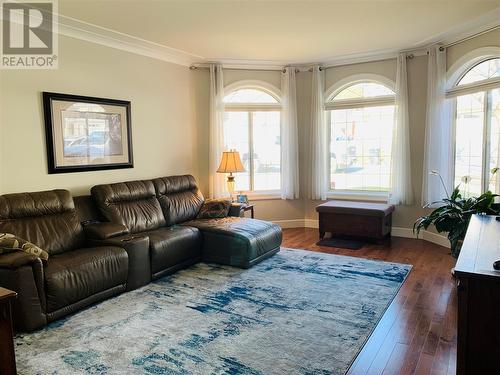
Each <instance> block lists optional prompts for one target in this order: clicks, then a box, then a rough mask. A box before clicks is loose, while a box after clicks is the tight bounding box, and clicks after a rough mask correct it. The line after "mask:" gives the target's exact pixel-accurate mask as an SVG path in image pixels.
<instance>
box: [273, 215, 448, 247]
mask: <svg viewBox="0 0 500 375" xmlns="http://www.w3.org/2000/svg"><path fill="white" fill-rule="evenodd" d="M273 223H275V224H278V225H279V226H280V227H281V228H283V229H285V228H318V227H319V222H318V220H316V219H293V220H274V221H273ZM391 234H392V236H393V237H404V238H417V236H415V234H414V233H413V229H412V228H401V227H392V230H391ZM418 238H420V239H422V240H425V241H429V242H432V243H435V244H436V245H441V246H444V247H447V248H449V247H450V242H449V241H448V238H446V237H445V236H442V235H440V234H437V233H433V232H430V231H427V230H424V231H421V232H420V236H419V237H418Z"/></svg>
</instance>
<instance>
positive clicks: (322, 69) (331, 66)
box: [189, 53, 415, 73]
mask: <svg viewBox="0 0 500 375" xmlns="http://www.w3.org/2000/svg"><path fill="white" fill-rule="evenodd" d="M414 57H415V55H414V54H413V53H410V54H408V56H407V58H408V59H413V58H414ZM395 58H396V56H394V57H387V58H383V59H376V60H369V61H361V62H351V63H345V64H339V65H327V66H320V67H319V70H320V71H324V70H326V69H329V68H337V67H339V66H347V65H354V64H364V63H370V62H378V61H386V60H392V59H395ZM222 68H223V69H224V70H246V71H252V72H256V71H261V72H280V71H281V72H283V73H285V72H286V69H287V68H293V66H290V67H284V68H282V69H277V68H275V69H257V68H253V69H252V68H238V67H231V68H224V66H222ZM189 69H190V70H198V69H209V67H208V66H205V65H191V66H190V67H189ZM312 71H313V67H309V68H307V67H303V68H299V67H295V73H300V72H312Z"/></svg>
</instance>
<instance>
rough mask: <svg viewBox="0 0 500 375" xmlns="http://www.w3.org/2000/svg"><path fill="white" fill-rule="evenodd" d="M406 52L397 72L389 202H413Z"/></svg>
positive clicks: (399, 56)
mask: <svg viewBox="0 0 500 375" xmlns="http://www.w3.org/2000/svg"><path fill="white" fill-rule="evenodd" d="M406 59H407V56H406V53H400V54H399V55H398V61H397V64H398V66H397V73H396V108H395V114H394V116H395V126H394V131H393V138H392V160H391V186H390V194H389V202H390V203H392V204H403V205H410V204H412V203H413V187H412V184H411V164H410V123H409V122H410V121H409V116H408V73H407V70H406Z"/></svg>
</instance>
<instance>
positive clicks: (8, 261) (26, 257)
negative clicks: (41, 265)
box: [0, 251, 40, 270]
mask: <svg viewBox="0 0 500 375" xmlns="http://www.w3.org/2000/svg"><path fill="white" fill-rule="evenodd" d="M37 261H40V258H38V257H37V256H36V255H33V254H28V253H25V252H23V251H12V252H9V253H5V254H1V255H0V268H3V269H10V270H15V269H17V268H21V267H22V266H25V265H31V264H32V263H34V262H37Z"/></svg>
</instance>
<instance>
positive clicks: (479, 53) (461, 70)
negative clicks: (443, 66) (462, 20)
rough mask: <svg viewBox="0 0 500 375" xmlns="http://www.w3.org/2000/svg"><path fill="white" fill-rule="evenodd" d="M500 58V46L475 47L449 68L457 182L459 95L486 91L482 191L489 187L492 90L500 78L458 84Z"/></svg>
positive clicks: (498, 83)
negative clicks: (476, 70)
mask: <svg viewBox="0 0 500 375" xmlns="http://www.w3.org/2000/svg"><path fill="white" fill-rule="evenodd" d="M498 58H500V47H483V48H478V49H475V50H473V51H471V52H469V53H467V54H465V55H464V56H462V57H461V58H460V59H458V60H457V61H456V62H455V63H454V64H453V65H452V66H451V67H450V69H449V70H448V74H447V84H446V87H447V90H446V97H447V98H451V99H454V100H453V105H452V112H451V113H452V115H453V119H452V126H453V182H455V177H456V176H455V160H456V129H457V100H456V98H457V96H461V95H468V94H473V93H478V92H482V93H484V119H483V153H482V175H483V178H482V181H481V191H482V192H485V191H487V190H488V189H489V179H490V169H489V163H487V161H488V158H489V150H490V141H489V138H488V137H487V135H488V134H487V133H488V131H489V129H490V126H491V123H490V122H491V92H492V90H494V89H496V88H500V78H499V77H494V78H490V79H485V80H482V81H477V82H472V83H470V84H466V85H462V86H457V85H458V83H459V82H460V80H461V79H462V78H463V77H464V76H465V75H466V74H467V73H468V72H469V71H470V70H471V69H473V68H474V67H475V66H476V65H478V64H481V63H482V62H484V61H487V60H491V59H498Z"/></svg>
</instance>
